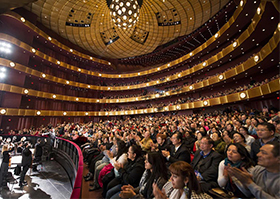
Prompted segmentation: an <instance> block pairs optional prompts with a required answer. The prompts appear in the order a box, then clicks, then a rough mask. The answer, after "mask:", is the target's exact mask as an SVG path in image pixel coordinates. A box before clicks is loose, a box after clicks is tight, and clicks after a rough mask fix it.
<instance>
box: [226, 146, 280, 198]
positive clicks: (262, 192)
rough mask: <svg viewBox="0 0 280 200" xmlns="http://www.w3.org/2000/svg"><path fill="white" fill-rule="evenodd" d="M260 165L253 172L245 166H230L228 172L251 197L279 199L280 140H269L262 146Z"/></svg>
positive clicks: (259, 155) (259, 158)
mask: <svg viewBox="0 0 280 200" xmlns="http://www.w3.org/2000/svg"><path fill="white" fill-rule="evenodd" d="M257 156H258V165H257V166H256V167H255V168H254V169H253V170H252V172H251V173H249V172H247V170H246V169H245V168H244V167H243V168H242V169H238V168H237V167H229V168H228V174H229V176H230V177H231V178H232V180H233V181H234V182H235V184H237V185H238V186H239V189H240V190H241V191H242V192H243V193H244V194H245V195H246V196H247V197H248V198H249V197H250V198H251V197H253V198H257V199H274V198H276V199H279V198H280V190H279V185H280V173H279V172H280V168H279V165H280V154H279V142H278V141H273V142H267V143H266V144H264V145H263V146H262V147H261V148H260V151H259V153H258V154H257Z"/></svg>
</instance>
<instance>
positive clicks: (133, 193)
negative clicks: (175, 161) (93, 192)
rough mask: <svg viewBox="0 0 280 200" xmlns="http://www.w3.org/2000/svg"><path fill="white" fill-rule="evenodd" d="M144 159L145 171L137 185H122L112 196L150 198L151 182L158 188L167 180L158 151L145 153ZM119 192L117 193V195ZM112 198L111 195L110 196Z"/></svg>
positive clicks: (163, 161) (163, 162) (165, 169)
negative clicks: (120, 189) (135, 186)
mask: <svg viewBox="0 0 280 200" xmlns="http://www.w3.org/2000/svg"><path fill="white" fill-rule="evenodd" d="M145 157H146V159H145V169H146V170H145V172H144V173H143V175H142V178H141V180H140V183H139V186H138V187H137V188H134V187H132V186H131V185H124V186H122V191H121V192H120V194H119V193H117V194H116V195H115V196H114V198H119V197H121V198H123V199H129V198H145V199H152V198H153V197H154V195H153V187H152V185H153V183H155V184H156V185H157V187H159V188H160V189H161V188H162V186H163V185H164V184H165V183H166V182H167V180H168V175H167V168H166V165H165V160H164V157H163V156H162V155H161V154H160V153H158V152H152V153H148V154H146V156H145ZM118 194H119V195H118ZM111 198H113V197H111Z"/></svg>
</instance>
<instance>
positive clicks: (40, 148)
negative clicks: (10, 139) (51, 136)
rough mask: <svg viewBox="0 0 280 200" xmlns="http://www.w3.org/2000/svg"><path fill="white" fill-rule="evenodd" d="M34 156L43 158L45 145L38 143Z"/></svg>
mask: <svg viewBox="0 0 280 200" xmlns="http://www.w3.org/2000/svg"><path fill="white" fill-rule="evenodd" d="M34 154H35V155H34V156H35V158H36V157H41V156H42V155H43V144H42V143H36V144H35V152H34Z"/></svg>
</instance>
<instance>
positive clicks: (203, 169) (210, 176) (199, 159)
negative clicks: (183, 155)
mask: <svg viewBox="0 0 280 200" xmlns="http://www.w3.org/2000/svg"><path fill="white" fill-rule="evenodd" d="M213 145H214V141H213V140H212V139H211V138H210V137H209V136H206V137H203V138H202V139H201V142H200V149H201V151H197V152H196V153H195V155H194V159H193V161H192V163H191V165H192V167H193V168H194V170H195V174H196V176H197V179H198V180H199V182H200V186H201V189H202V191H203V192H207V191H208V190H210V189H211V188H214V187H218V184H217V178H218V166H219V163H220V162H221V160H222V159H223V157H222V156H221V154H219V153H217V152H215V151H214V150H212V148H213Z"/></svg>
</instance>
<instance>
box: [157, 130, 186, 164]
mask: <svg viewBox="0 0 280 200" xmlns="http://www.w3.org/2000/svg"><path fill="white" fill-rule="evenodd" d="M171 142H172V145H171V150H170V152H169V151H167V150H162V151H161V152H162V155H163V156H164V157H165V158H166V160H167V161H168V164H169V165H170V164H172V163H174V162H177V161H186V162H187V163H190V162H191V158H190V152H189V151H188V149H187V148H186V147H185V146H184V145H183V136H182V134H181V133H179V132H175V133H174V134H173V135H172V137H171Z"/></svg>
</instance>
